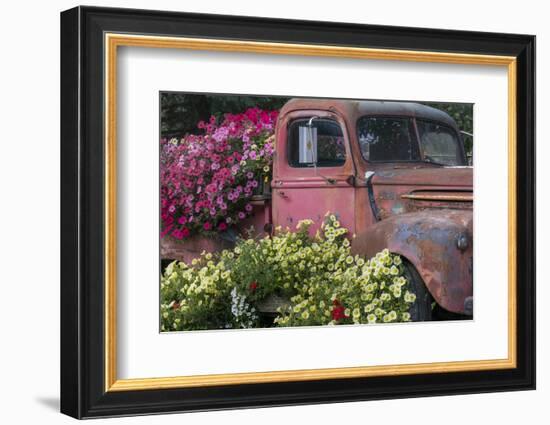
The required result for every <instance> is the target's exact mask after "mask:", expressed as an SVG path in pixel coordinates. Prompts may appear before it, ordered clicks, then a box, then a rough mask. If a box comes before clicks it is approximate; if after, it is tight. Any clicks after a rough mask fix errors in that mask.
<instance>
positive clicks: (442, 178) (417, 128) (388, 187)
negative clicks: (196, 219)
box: [161, 99, 473, 320]
mask: <svg viewBox="0 0 550 425" xmlns="http://www.w3.org/2000/svg"><path fill="white" fill-rule="evenodd" d="M275 139H276V141H275V143H276V149H275V156H274V163H273V179H272V181H271V185H270V186H271V187H270V190H269V191H265V193H264V194H263V195H261V196H257V197H255V198H254V200H253V204H254V208H255V214H254V216H253V217H252V218H251V221H252V222H250V221H249V222H248V223H246V225H247V226H250V225H251V224H252V225H254V227H255V228H256V229H261V230H262V231H264V232H268V233H269V232H271V231H272V229H273V228H275V227H277V226H282V227H283V228H285V227H287V226H288V227H291V228H292V227H294V225H295V224H296V223H297V222H298V221H299V220H302V219H312V220H314V221H317V222H318V223H320V222H322V220H323V217H324V215H325V213H326V212H327V211H330V212H332V213H335V214H337V215H338V217H339V220H340V222H341V223H342V225H343V226H345V227H346V228H348V229H349V231H350V234H355V238H354V239H353V240H352V250H353V252H354V253H356V254H360V255H364V256H366V257H371V256H373V255H375V254H376V253H377V252H379V251H381V250H383V249H384V248H388V249H389V250H390V251H391V252H392V253H395V254H399V255H400V256H402V258H403V260H404V264H405V265H406V274H407V278H408V280H409V282H410V284H411V285H412V289H413V290H414V291H415V292H416V294H417V302H416V303H415V306H414V311H412V314H413V318H414V320H431V319H433V318H434V316H435V315H436V314H439V315H440V316H445V315H446V316H445V317H461V318H468V317H471V316H472V314H473V313H472V312H473V284H472V275H473V263H472V252H473V251H472V249H473V247H472V242H473V233H472V231H473V216H472V212H473V183H472V177H473V176H472V175H473V169H472V167H470V166H467V163H468V161H467V158H466V155H465V151H464V145H463V143H462V138H461V134H460V131H459V129H458V128H457V125H456V123H455V121H454V120H453V119H452V118H451V117H450V116H449V115H448V114H446V113H444V112H442V111H440V110H438V109H434V108H431V107H428V106H424V105H421V104H416V103H409V102H388V101H386V102H383V101H342V100H330V99H292V100H290V101H289V102H287V103H286V104H285V106H284V107H283V108H282V109H281V111H280V114H279V117H278V121H277V124H276V129H275ZM161 245H162V244H161ZM219 245H220V244H218V245H216V244H215V243H214V244H213V246H211V247H209V249H212V250H215V249H220V248H222V247H223V246H219ZM222 245H223V244H222ZM161 251H162V253H163V256H164V257H165V258H172V259H174V258H179V259H186V257H185V254H183V253H182V252H181V250H179V251H178V248H177V247H174V246H173V244H172V245H169V244H168V243H165V244H164V245H163V246H161ZM437 311H439V313H437Z"/></svg>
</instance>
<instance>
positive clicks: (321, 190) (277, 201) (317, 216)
mask: <svg viewBox="0 0 550 425" xmlns="http://www.w3.org/2000/svg"><path fill="white" fill-rule="evenodd" d="M353 176H354V167H353V161H352V158H351V153H350V147H349V138H348V134H347V130H346V126H345V124H344V122H343V121H342V120H341V119H340V118H339V117H338V116H336V115H335V114H332V113H329V112H327V111H298V112H294V113H290V114H288V115H287V116H286V117H285V118H283V120H281V121H280V122H279V125H278V130H277V147H276V157H275V164H274V175H273V182H272V190H273V201H272V202H273V224H274V225H275V226H282V227H283V228H285V227H289V228H294V227H295V225H296V224H297V223H298V221H300V220H303V219H311V220H313V221H314V222H315V225H314V226H312V230H313V231H315V230H316V229H318V228H319V226H320V225H321V223H322V220H323V218H324V216H325V214H326V213H327V212H330V213H333V214H335V215H336V216H337V217H338V219H339V221H340V223H341V225H342V226H345V227H346V228H348V229H349V231H350V232H351V233H353V232H355V219H354V211H355V208H354V200H355V191H354V187H353V185H352V182H353Z"/></svg>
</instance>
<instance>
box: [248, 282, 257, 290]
mask: <svg viewBox="0 0 550 425" xmlns="http://www.w3.org/2000/svg"><path fill="white" fill-rule="evenodd" d="M249 288H250V291H252V292H254V291H255V290H256V288H258V282H252V283H251V284H250V286H249Z"/></svg>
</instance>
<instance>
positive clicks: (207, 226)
mask: <svg viewBox="0 0 550 425" xmlns="http://www.w3.org/2000/svg"><path fill="white" fill-rule="evenodd" d="M202 227H204V230H210V229H212V223H210V222H209V221H207V222H206V223H204V224H203V226H202Z"/></svg>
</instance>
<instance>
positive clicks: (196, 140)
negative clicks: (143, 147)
mask: <svg viewBox="0 0 550 425" xmlns="http://www.w3.org/2000/svg"><path fill="white" fill-rule="evenodd" d="M277 116H278V111H262V110H260V109H258V108H250V109H249V110H247V111H245V112H244V113H242V114H225V116H224V118H223V119H222V120H221V121H220V122H218V121H217V120H216V118H215V117H211V118H210V119H209V120H208V121H207V122H204V121H201V122H199V123H198V124H197V128H198V129H199V130H200V131H201V134H188V135H186V136H185V137H184V138H182V139H181V140H176V139H172V140H167V139H162V140H161V141H160V143H161V164H160V165H161V169H160V178H161V187H160V197H161V202H160V208H161V211H160V215H161V225H162V227H161V236H162V237H163V236H166V235H172V236H173V237H174V238H177V239H182V238H185V237H188V236H190V235H192V234H196V233H200V232H203V231H211V230H213V229H216V230H217V231H223V230H225V229H226V227H225V226H229V225H234V224H238V222H239V221H240V220H243V219H244V218H246V215H247V214H246V213H250V212H251V208H252V206H251V205H250V204H249V203H248V201H249V199H250V197H251V196H252V193H253V189H254V188H255V187H257V186H258V180H259V179H260V178H262V179H263V178H264V177H265V176H266V173H265V171H264V167H266V166H267V167H269V168H271V164H272V157H273V128H274V124H275V122H276V120H277ZM253 145H254V146H253ZM252 147H254V149H252ZM249 158H250V159H252V160H254V161H253V162H247V163H246V170H243V169H242V168H243V167H242V166H241V161H247V160H248V159H249ZM267 174H268V178H269V175H270V173H267ZM221 224H223V225H221Z"/></svg>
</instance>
